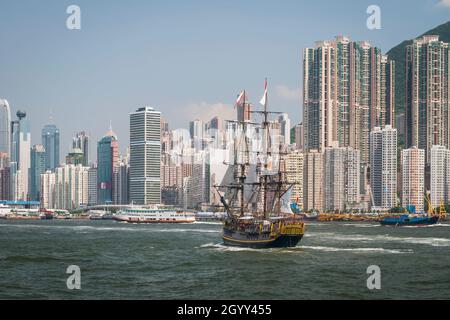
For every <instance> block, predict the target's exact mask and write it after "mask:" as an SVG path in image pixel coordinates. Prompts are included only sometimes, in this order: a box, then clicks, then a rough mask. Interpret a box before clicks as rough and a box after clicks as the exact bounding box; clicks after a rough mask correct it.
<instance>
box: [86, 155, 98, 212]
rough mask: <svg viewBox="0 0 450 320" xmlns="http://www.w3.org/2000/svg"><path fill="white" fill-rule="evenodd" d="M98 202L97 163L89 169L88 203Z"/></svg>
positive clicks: (94, 203)
mask: <svg viewBox="0 0 450 320" xmlns="http://www.w3.org/2000/svg"><path fill="white" fill-rule="evenodd" d="M96 204H97V165H96V164H93V165H92V166H91V167H90V168H89V169H88V205H90V206H92V205H96Z"/></svg>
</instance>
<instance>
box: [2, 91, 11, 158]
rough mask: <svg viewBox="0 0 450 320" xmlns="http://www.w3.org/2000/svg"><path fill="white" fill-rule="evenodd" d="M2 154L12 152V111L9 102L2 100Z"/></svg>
mask: <svg viewBox="0 0 450 320" xmlns="http://www.w3.org/2000/svg"><path fill="white" fill-rule="evenodd" d="M0 152H3V153H6V154H8V156H9V154H10V152H11V109H10V107H9V104H8V101H7V100H3V99H0Z"/></svg>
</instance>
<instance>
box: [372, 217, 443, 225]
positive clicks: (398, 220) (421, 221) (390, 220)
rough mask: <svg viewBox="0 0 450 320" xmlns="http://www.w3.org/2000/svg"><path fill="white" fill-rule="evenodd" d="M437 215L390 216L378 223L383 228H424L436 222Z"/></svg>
mask: <svg viewBox="0 0 450 320" xmlns="http://www.w3.org/2000/svg"><path fill="white" fill-rule="evenodd" d="M438 220H439V216H437V215H431V216H430V215H409V214H402V215H399V216H390V217H385V218H383V219H381V220H380V221H379V222H380V224H381V225H383V226H424V225H431V224H435V223H436V222H438Z"/></svg>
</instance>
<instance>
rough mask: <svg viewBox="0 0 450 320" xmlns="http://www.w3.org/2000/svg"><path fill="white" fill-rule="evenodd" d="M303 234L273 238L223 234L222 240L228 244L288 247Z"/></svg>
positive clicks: (253, 246) (255, 247) (256, 246)
mask: <svg viewBox="0 0 450 320" xmlns="http://www.w3.org/2000/svg"><path fill="white" fill-rule="evenodd" d="M302 237H303V235H280V236H278V237H276V238H273V239H253V240H248V239H243V238H234V237H229V236H223V242H224V243H225V244H226V245H229V246H235V247H243V248H253V249H265V248H289V247H295V246H296V245H297V244H298V243H299V242H300V240H301V239H302Z"/></svg>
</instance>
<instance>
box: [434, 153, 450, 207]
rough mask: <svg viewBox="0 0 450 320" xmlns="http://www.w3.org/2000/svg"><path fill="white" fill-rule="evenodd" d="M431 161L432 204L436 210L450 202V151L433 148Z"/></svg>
mask: <svg viewBox="0 0 450 320" xmlns="http://www.w3.org/2000/svg"><path fill="white" fill-rule="evenodd" d="M430 161H431V165H430V193H431V204H432V206H433V208H435V207H438V206H439V205H440V204H441V202H444V203H446V202H448V201H449V200H450V150H448V149H447V148H446V147H444V146H438V145H435V146H432V147H431V154H430Z"/></svg>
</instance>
